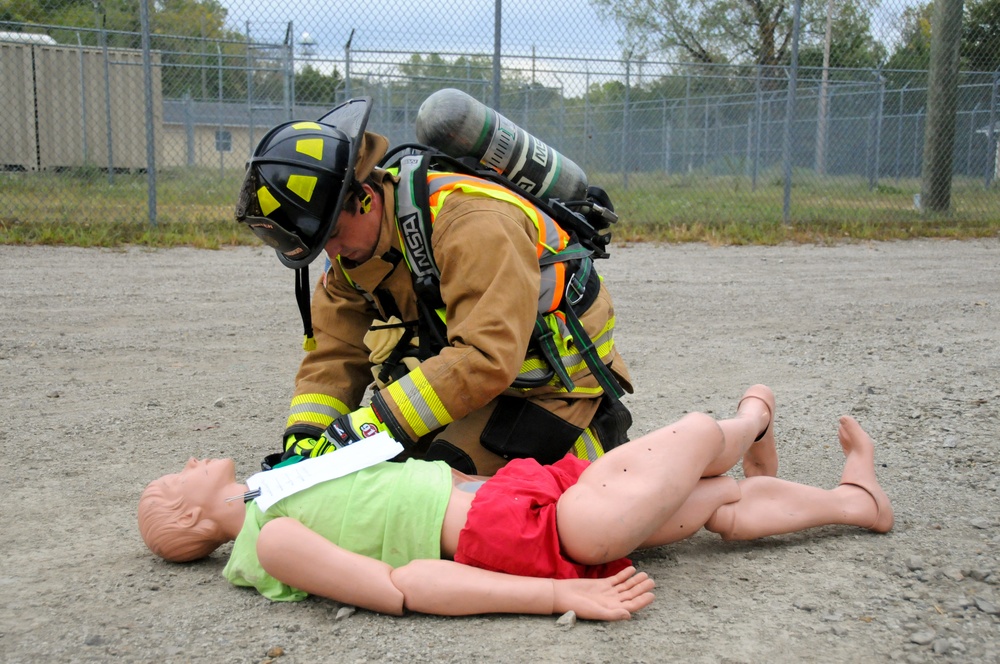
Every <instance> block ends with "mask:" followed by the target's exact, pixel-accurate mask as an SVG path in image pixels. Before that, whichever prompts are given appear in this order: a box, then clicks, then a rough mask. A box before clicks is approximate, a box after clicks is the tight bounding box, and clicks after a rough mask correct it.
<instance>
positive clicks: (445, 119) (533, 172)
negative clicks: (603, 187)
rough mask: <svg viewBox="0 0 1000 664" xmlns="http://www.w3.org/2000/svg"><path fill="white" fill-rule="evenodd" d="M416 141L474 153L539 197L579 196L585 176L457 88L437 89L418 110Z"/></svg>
mask: <svg viewBox="0 0 1000 664" xmlns="http://www.w3.org/2000/svg"><path fill="white" fill-rule="evenodd" d="M416 133H417V140H418V141H420V142H421V143H424V144H426V145H429V146H431V147H434V148H437V149H438V150H441V151H442V152H444V153H445V154H447V155H449V156H451V157H455V158H462V157H473V158H475V159H478V160H479V162H480V163H481V164H483V165H484V166H487V167H488V168H491V169H493V170H495V171H497V172H498V173H500V174H502V175H504V176H505V177H507V179H509V180H510V181H511V182H513V183H514V184H516V185H517V186H519V187H521V188H522V189H524V190H525V191H527V192H529V193H531V194H534V195H536V196H539V197H541V198H558V199H559V200H562V201H571V200H573V201H575V200H581V199H583V198H585V197H586V194H587V176H586V174H585V173H584V172H583V169H581V168H580V167H579V166H577V165H576V163H574V162H573V161H572V160H570V159H568V158H566V157H564V156H563V155H561V154H560V153H558V152H556V151H555V150H553V149H552V148H551V147H549V146H548V145H546V144H545V143H543V142H542V141H540V140H538V139H537V138H535V137H534V136H532V135H531V134H529V133H528V132H526V131H525V130H523V129H521V128H520V127H518V126H517V125H516V124H514V123H513V122H511V121H510V120H508V119H507V118H505V117H504V116H502V115H500V114H499V113H497V112H496V111H495V110H493V109H492V108H489V107H487V106H484V105H483V104H481V103H480V102H478V101H476V100H475V99H473V98H472V97H470V96H469V95H467V94H465V93H464V92H462V91H460V90H455V89H452V88H445V89H444V90H438V91H437V92H435V93H434V94H432V95H431V96H430V97H428V98H427V99H426V100H424V103H422V104H421V105H420V109H419V110H418V111H417V123H416Z"/></svg>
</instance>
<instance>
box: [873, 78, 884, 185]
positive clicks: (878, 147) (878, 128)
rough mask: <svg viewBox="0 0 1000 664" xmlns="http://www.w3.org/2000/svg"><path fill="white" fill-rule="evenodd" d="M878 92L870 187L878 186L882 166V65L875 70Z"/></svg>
mask: <svg viewBox="0 0 1000 664" xmlns="http://www.w3.org/2000/svg"><path fill="white" fill-rule="evenodd" d="M875 77H876V85H877V86H878V94H877V95H876V96H875V104H876V108H875V164H874V166H873V170H872V180H871V189H873V190H874V189H875V188H876V187H878V178H879V171H880V170H881V167H882V106H883V105H884V104H885V77H884V76H882V65H879V67H878V70H877V71H876V72H875Z"/></svg>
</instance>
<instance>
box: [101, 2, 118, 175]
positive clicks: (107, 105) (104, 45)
mask: <svg viewBox="0 0 1000 664" xmlns="http://www.w3.org/2000/svg"><path fill="white" fill-rule="evenodd" d="M105 22H106V17H104V16H102V17H101V35H100V36H101V52H102V56H103V60H104V132H105V134H106V135H107V140H108V184H114V183H115V151H114V147H115V138H114V133H112V131H111V65H110V63H109V61H108V31H107V30H106V29H105V25H104V24H105Z"/></svg>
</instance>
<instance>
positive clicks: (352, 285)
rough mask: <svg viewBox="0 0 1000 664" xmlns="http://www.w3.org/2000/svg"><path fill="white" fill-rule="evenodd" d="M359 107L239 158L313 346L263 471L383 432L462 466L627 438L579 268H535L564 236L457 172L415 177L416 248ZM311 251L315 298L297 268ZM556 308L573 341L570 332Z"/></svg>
mask: <svg viewBox="0 0 1000 664" xmlns="http://www.w3.org/2000/svg"><path fill="white" fill-rule="evenodd" d="M369 104H370V100H367V99H362V100H351V101H350V102H347V103H346V104H343V105H342V106H340V107H338V108H337V109H334V111H332V112H331V113H329V114H327V115H326V116H324V117H323V118H321V120H320V121H315V122H314V121H294V122H288V123H285V124H282V125H279V126H277V127H275V128H274V129H272V130H271V131H270V132H268V134H267V135H265V136H264V138H263V139H262V140H261V141H260V143H259V144H258V145H257V147H256V149H255V150H254V153H253V155H252V157H251V158H250V160H249V162H248V167H247V173H246V177H245V180H244V183H243V187H242V190H241V193H240V200H239V203H238V205H237V210H236V218H237V221H239V222H241V223H245V224H247V225H248V226H249V227H250V228H251V230H253V232H254V233H256V234H257V235H258V236H259V237H260V238H261V239H262V240H263V241H265V242H266V243H267V244H268V245H269V246H272V247H273V248H274V249H275V251H276V253H277V256H278V258H279V260H280V261H281V262H282V263H283V264H284V265H286V266H287V267H290V268H293V269H295V270H296V271H297V283H296V291H297V293H296V294H297V298H298V302H299V308H300V311H301V313H302V316H303V322H304V328H305V348H306V349H307V351H308V352H307V354H306V355H305V357H304V359H303V360H302V363H301V365H300V367H299V370H298V373H297V375H296V379H295V390H294V396H293V398H292V402H291V408H290V412H289V415H288V420H287V424H286V429H285V431H284V435H283V449H282V451H281V452H279V453H278V454H275V455H271V456H269V457H268V458H267V459H266V460H265V464H264V466H265V468H266V467H269V466H273V465H276V464H277V463H279V462H285V463H288V462H290V461H291V460H295V459H299V458H303V457H311V456H317V455H319V454H323V453H326V452H329V451H333V450H336V449H339V448H340V447H342V446H344V445H348V444H351V443H353V442H355V441H358V440H361V439H363V438H365V437H368V436H371V435H374V434H376V433H379V432H386V433H388V434H389V435H390V436H391V437H392V438H394V439H395V440H397V441H399V442H400V443H402V444H403V445H404V447H405V448H406V450H407V452H406V453H405V454H406V456H407V457H416V458H422V459H426V460H432V461H433V460H441V461H445V462H447V463H448V464H449V465H450V466H451V467H453V468H455V469H456V470H458V471H461V472H464V473H467V474H470V475H471V474H477V475H492V474H494V473H495V472H496V471H497V470H498V469H499V468H501V467H502V466H503V465H504V464H505V463H506V462H507V461H508V460H509V459H512V458H518V457H530V458H535V459H537V460H539V461H540V462H542V463H551V462H554V461H556V460H558V459H560V458H562V457H563V456H564V455H565V454H566V453H567V452H568V451H571V452H573V453H574V454H575V455H576V456H578V457H580V458H584V459H589V460H595V459H596V458H598V457H599V456H601V455H602V454H603V453H604V451H605V450H607V449H610V448H612V447H614V446H616V445H618V444H621V443H622V442H624V441H625V440H627V428H628V426H629V425H630V424H631V417H630V416H629V415H628V411H627V410H626V409H624V406H622V404H621V402H620V400H619V399H618V398H617V397H615V396H614V395H609V394H607V390H606V389H604V388H602V382H601V381H600V380H599V376H595V373H594V371H592V370H591V368H590V367H591V366H595V368H597V369H599V371H598V372H597V373H598V374H600V373H602V371H603V372H604V375H606V376H612V377H613V379H614V381H615V382H616V383H617V386H619V387H620V390H621V392H632V386H631V382H630V377H629V374H628V369H627V367H626V366H625V363H624V361H623V360H622V358H621V356H620V355H619V353H618V349H617V347H616V345H615V339H614V327H615V312H614V307H613V304H612V301H611V297H610V294H609V293H608V291H607V289H606V288H605V286H604V284H603V282H602V280H601V279H600V278H599V277H597V275H596V272H595V271H594V270H593V269H591V268H590V266H591V263H590V262H589V261H587V263H586V266H587V268H588V269H587V270H582V269H580V268H579V266H577V265H575V264H572V263H559V262H558V260H555V261H549V262H548V264H545V265H543V263H546V261H542V260H540V257H542V256H543V255H545V256H548V255H557V254H558V253H559V252H560V251H562V250H564V249H565V247H566V245H567V243H568V242H569V238H568V237H567V235H566V233H565V231H563V230H562V229H561V228H559V227H558V225H557V224H555V223H554V222H553V220H552V219H551V218H550V217H548V216H547V215H546V214H545V213H544V212H543V211H542V210H540V209H539V208H538V207H536V206H535V205H533V204H532V203H530V202H528V201H527V200H525V199H524V198H523V197H521V196H518V195H517V194H516V193H515V192H514V191H512V190H511V189H508V188H505V187H502V186H498V185H496V184H495V183H490V182H487V181H485V180H481V179H478V178H475V177H472V176H468V175H458V174H454V173H443V174H442V173H433V174H431V175H429V176H428V179H427V184H428V190H427V191H428V193H427V195H428V196H429V199H430V210H431V217H432V218H431V219H430V220H429V222H430V226H429V229H428V230H427V234H428V237H427V239H428V243H427V244H425V245H424V246H423V247H420V246H413V245H412V244H411V243H409V242H408V241H407V240H406V237H407V235H406V234H405V232H404V226H406V225H407V223H408V222H409V221H412V219H410V218H409V217H410V216H409V215H403V216H402V217H401V216H400V215H399V214H398V209H399V203H400V201H399V200H398V199H399V197H398V190H399V187H400V182H401V177H400V175H399V173H398V172H396V171H390V170H385V169H383V168H379V167H377V165H378V163H379V161H380V159H381V158H382V157H383V156H384V155H385V153H386V150H387V148H388V141H387V139H386V138H385V137H383V136H380V135H378V134H375V133H372V132H367V131H365V130H364V129H365V125H366V124H367V114H368V110H369V109H368V106H369ZM410 230H412V229H410ZM324 251H325V252H326V256H327V257H326V265H325V269H324V273H323V275H322V278H321V279H319V280H318V283H317V285H316V286H315V290H314V292H313V294H312V297H311V299H310V297H309V293H308V289H309V288H310V287H311V285H310V283H309V281H308V265H309V264H310V263H311V262H312V261H313V260H314V259H315V258H317V257H318V256H319V254H320V253H322V252H324ZM427 251H429V252H431V253H432V254H433V261H434V263H436V266H437V267H438V269H439V270H440V279H439V283H437V284H435V288H434V289H430V291H428V289H426V288H425V289H422V288H421V284H420V283H415V280H414V277H413V275H414V268H413V266H414V265H415V264H416V263H417V262H420V261H423V260H425V259H426V258H427V257H426V256H424V255H421V254H422V253H425V252H427ZM553 264H555V265H556V267H557V269H553ZM584 271H586V272H587V273H586V274H581V273H582V272H584ZM571 282H572V283H575V284H576V285H577V288H576V290H573V289H570V295H569V296H567V295H565V292H566V285H567V284H569V283H571ZM418 292H419V294H418ZM566 297H569V298H570V299H571V300H572V302H565V301H563V299H564V298H566ZM432 300H437V301H432ZM310 303H311V306H310ZM568 307H572V311H570V312H569V317H570V318H573V319H576V320H577V321H578V323H579V324H580V326H581V327H582V328H583V329H584V330H585V331H586V334H575V335H574V334H572V333H571V332H570V331H569V328H568V327H567V320H566V319H567V316H566V310H567V308H568ZM575 329H579V328H575ZM587 335H589V337H590V338H589V339H583V338H579V337H584V336H587ZM543 341H544V342H545V343H542V342H543ZM591 342H592V346H591ZM543 347H544V348H543ZM546 348H547V349H548V352H544V351H545V349H546ZM553 349H554V350H553ZM588 352H589V353H591V355H590V357H591V358H593V357H599V358H600V366H598V365H595V364H594V362H593V360H590V359H588V361H584V359H585V357H586V356H587V353H588ZM552 365H558V366H555V367H553V366H552ZM603 384H604V385H607V384H608V383H607V381H606V380H605V382H604V383H603ZM369 387H373V391H372V396H371V399H370V402H369V403H368V404H367V405H363V404H362V400H363V399H364V398H365V396H366V394H367V390H368V388H369Z"/></svg>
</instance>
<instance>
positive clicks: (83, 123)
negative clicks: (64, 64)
mask: <svg viewBox="0 0 1000 664" xmlns="http://www.w3.org/2000/svg"><path fill="white" fill-rule="evenodd" d="M76 46H77V48H78V49H79V51H78V53H79V56H80V57H79V61H80V138H81V139H83V164H84V166H90V150H88V146H87V77H86V73H85V71H84V65H83V40H82V39H80V32H79V31H77V33H76Z"/></svg>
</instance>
